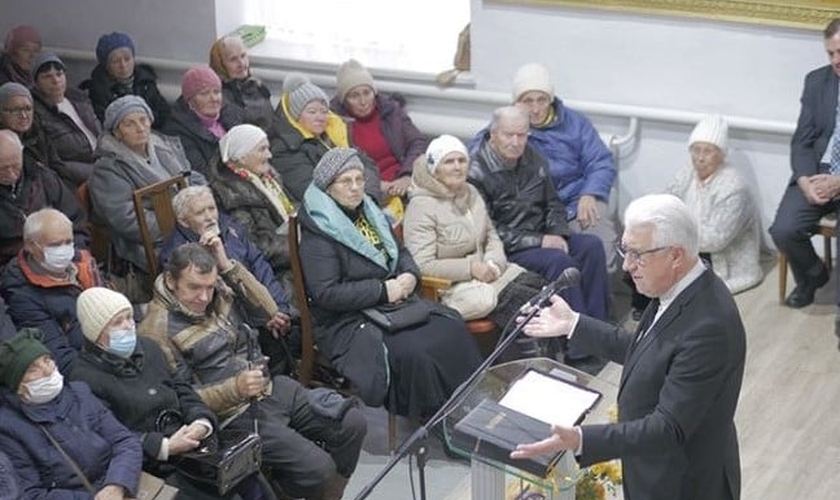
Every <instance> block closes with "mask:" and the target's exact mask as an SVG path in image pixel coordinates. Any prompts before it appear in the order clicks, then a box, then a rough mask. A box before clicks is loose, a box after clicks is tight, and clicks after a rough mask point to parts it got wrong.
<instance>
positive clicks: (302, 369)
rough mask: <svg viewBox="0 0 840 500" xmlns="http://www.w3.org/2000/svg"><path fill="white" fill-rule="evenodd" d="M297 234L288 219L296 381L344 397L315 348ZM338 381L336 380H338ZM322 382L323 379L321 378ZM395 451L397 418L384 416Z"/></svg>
mask: <svg viewBox="0 0 840 500" xmlns="http://www.w3.org/2000/svg"><path fill="white" fill-rule="evenodd" d="M299 245H300V231H299V227H298V220H297V217H295V216H294V215H292V216H290V217H289V261H290V264H291V267H292V277H293V280H294V287H295V302H296V305H297V308H298V311H299V312H300V340H301V349H300V363H299V364H298V381H299V382H300V383H301V384H303V385H304V386H307V387H310V386H323V385H328V386H331V387H333V388H334V389H336V390H338V391H339V392H342V393H345V394H348V393H349V388H348V387H347V385H346V384H336V383H335V382H337V381H338V380H337V377H336V376H334V375H332V374H334V373H335V370H334V369H333V368H332V367H331V366H330V362H329V360H328V359H327V358H326V357H325V356H324V355H323V354H321V353H320V352H318V346H317V345H316V344H315V337H314V327H313V324H312V314H311V313H310V311H309V299H308V296H307V294H306V284H305V283H306V282H305V281H304V279H303V267H302V266H301V261H300V247H299ZM318 373H320V374H327V377H326V378H328V379H330V380H328V381H327V383H324V381H323V380H319V379H318V377H317V376H316V374H318ZM338 377H340V376H338ZM322 378H323V377H322ZM396 447H397V416H396V415H395V414H394V413H392V412H390V411H389V412H388V451H390V452H392V453H393V452H394V450H396Z"/></svg>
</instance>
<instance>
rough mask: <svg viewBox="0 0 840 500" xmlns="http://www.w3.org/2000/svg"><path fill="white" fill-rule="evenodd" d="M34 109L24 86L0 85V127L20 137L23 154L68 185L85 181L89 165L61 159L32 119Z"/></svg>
mask: <svg viewBox="0 0 840 500" xmlns="http://www.w3.org/2000/svg"><path fill="white" fill-rule="evenodd" d="M34 109H35V107H34V99H33V98H32V93H31V92H30V91H29V89H28V88H26V87H24V86H23V85H21V84H19V83H14V82H8V83H4V84H3V85H0V128H5V129H9V130H12V131H14V132H15V133H16V134H17V135H18V137H20V141H21V142H22V143H23V146H24V149H23V154H24V157H26V159H27V160H28V161H32V162H33V163H38V164H40V165H42V166H44V167H46V168H49V169H51V170H53V171H54V172H55V173H57V174H58V175H59V176H60V177H61V178H62V180H64V181H65V182H67V184H68V185H69V186H77V185H79V184H81V183H82V182H84V181H85V180H87V179H88V177H89V176H90V172H91V170H92V167H91V165H89V164H84V163H80V162H64V161H62V160H61V158H59V157H58V154H57V152H56V150H55V147H54V146H53V144H52V140H51V137H50V136H48V135H47V134H46V133H45V131H44V129H43V128H42V127H41V125H40V124H39V123H38V121H36V120H35V113H34Z"/></svg>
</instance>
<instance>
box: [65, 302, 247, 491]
mask: <svg viewBox="0 0 840 500" xmlns="http://www.w3.org/2000/svg"><path fill="white" fill-rule="evenodd" d="M77 316H78V318H79V324H80V325H81V327H82V332H83V333H84V337H85V340H84V346H83V348H82V352H81V354H80V356H79V360H78V362H77V363H76V365H75V366H74V368H73V372H72V374H71V375H70V379H71V380H81V381H83V382H86V383H87V384H88V385H89V386H90V388H91V390H92V391H93V394H94V395H96V396H97V397H98V398H99V399H101V400H102V401H103V402H105V404H107V405H108V407H109V408H110V409H111V411H113V412H114V415H115V416H116V417H117V418H118V419H119V420H120V422H122V423H123V424H125V426H126V427H128V428H129V429H130V430H132V431H134V432H135V433H137V434H138V435H139V436H140V442H141V444H142V446H143V469H144V470H146V471H147V472H150V473H152V474H154V475H156V476H158V477H163V478H166V482H167V483H170V484H173V485H175V486H179V487H181V488H182V489H181V492H180V493H179V495H178V498H179V499H182V498H184V499H186V498H195V499H196V500H198V499H204V498H214V496H212V495H210V494H209V493H208V492H206V491H203V490H201V489H197V488H195V487H192V488H190V484H189V480H188V479H185V478H183V477H182V476H181V475H180V474H178V472H177V469H176V467H175V465H174V464H175V463H177V460H178V455H181V454H183V453H186V452H189V451H193V450H195V449H196V448H198V447H199V446H200V445H201V444H202V441H203V440H204V439H206V438H208V437H209V436H210V435H211V434H212V433H213V431H214V429H215V428H216V425H217V424H216V415H215V414H214V413H213V411H212V410H210V408H208V407H207V405H205V404H204V402H202V401H201V398H200V397H199V396H198V394H196V392H195V391H194V390H193V388H192V386H191V385H190V384H189V381H187V380H182V379H179V378H178V377H176V376H174V374H173V373H172V370H171V369H170V366H169V363H168V362H167V361H166V356H165V355H164V354H163V351H162V350H161V348H160V347H159V346H158V345H157V343H155V342H154V341H153V340H151V339H149V338H146V337H139V338H138V337H137V335H136V331H135V324H134V317H133V310H132V306H131V302H129V301H128V299H127V298H126V297H125V296H124V295H122V294H120V293H119V292H115V291H113V290H110V289H108V288H100V287H94V288H89V289H87V290H85V291H84V292H82V293H81V295H79V299H78V304H77ZM248 486H251V485H248ZM240 493H244V492H240ZM245 498H246V499H248V498H249V496H248V495H246V496H245ZM257 498H259V496H258V497H257Z"/></svg>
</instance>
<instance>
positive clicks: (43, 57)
mask: <svg viewBox="0 0 840 500" xmlns="http://www.w3.org/2000/svg"><path fill="white" fill-rule="evenodd" d="M49 63H55V64H57V65H58V66H60V67H61V70H62V71H64V70H65V69H66V68H67V66H65V65H64V61H62V60H61V59H60V58H59V57H58V56H57V55H55V54H53V53H52V52H40V53H39V54H38V56H37V57H35V61H34V62H33V63H32V71H31V72H30V74H31V75H32V79H33V80H34V79H36V78H37V77H38V74H39V73H40V72H41V68H42V67H43V66H46V65H47V64H49Z"/></svg>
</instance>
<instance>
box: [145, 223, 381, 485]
mask: <svg viewBox="0 0 840 500" xmlns="http://www.w3.org/2000/svg"><path fill="white" fill-rule="evenodd" d="M208 248H209V249H208ZM276 313H277V305H276V304H275V303H274V301H273V300H272V298H271V295H269V293H268V290H266V289H265V287H264V286H262V285H261V284H260V283H259V282H258V281H257V280H256V279H255V278H254V276H253V275H252V274H251V273H249V272H248V270H247V269H245V267H244V266H243V265H242V264H240V263H238V262H236V261H231V260H230V259H229V258H228V257H227V255H226V253H225V248H224V245H223V243H222V241H221V239H220V238H219V237H218V236H213V237H211V238H209V240H208V241H206V245H201V244H197V243H187V244H186V245H183V246H181V247H179V248H177V249H176V250H175V251H174V252H173V253H172V256H171V257H170V259H169V263H168V264H167V267H166V270H165V271H164V273H163V274H161V275H160V276H158V278H157V281H156V282H155V298H154V300H153V301H152V302H151V304H150V306H149V311H148V314H147V315H146V317H145V319H144V320H143V322H142V323H141V324H140V327H139V329H138V331H139V332H140V334H141V335H145V336H149V337H152V338H154V339H155V340H156V341H157V342H158V344H159V345H160V346H161V347H163V350H164V352H166V353H167V358H168V359H169V361H170V363H172V364H173V366H174V367H175V368H176V369H177V370H178V372H179V375H180V376H183V377H186V378H187V379H188V380H192V381H193V384H194V386H195V388H196V391H197V392H198V394H199V395H200V396H201V398H202V400H204V402H205V403H206V404H207V405H208V406H209V407H210V408H211V409H213V411H215V412H216V415H217V416H218V418H219V420H224V419H228V418H230V417H233V419H232V421H231V422H230V423H229V424H228V428H233V429H244V430H248V429H253V428H254V425H256V424H255V422H254V421H253V419H254V418H256V419H257V421H258V422H257V424H258V425H259V429H260V436H261V437H262V442H263V447H262V454H263V465H264V466H267V467H268V468H269V469H270V470H271V471H272V472H273V476H274V478H275V480H276V481H277V482H278V483H279V484H280V486H281V488H282V489H283V491H284V492H285V493H287V494H289V495H291V496H292V497H293V498H311V499H314V498H318V499H339V498H341V495H342V492H343V491H344V487H345V485H346V484H347V481H348V478H349V477H350V475H351V474H352V473H353V471H354V470H355V467H356V463H357V461H358V458H359V453H360V451H361V447H362V441H363V439H364V436H365V432H366V424H365V420H364V416H363V415H362V413H361V412H360V411H359V410H358V409H356V408H354V407H351V408H349V409H347V411H346V412H345V413H343V415H337V418H336V419H333V418H330V417H327V416H325V415H321V414H319V413H317V412H316V409H317V407H316V406H315V405H312V404H310V402H309V398H308V396H307V391H306V390H305V389H304V388H303V387H302V386H301V385H300V384H298V383H297V382H296V381H294V380H292V379H290V378H288V377H284V376H276V377H273V378H269V377H267V376H266V374H265V373H264V372H263V370H262V367H261V365H264V361H261V360H262V359H263V357H262V352H261V351H260V348H259V346H258V345H256V342H257V340H256V339H254V338H252V337H251V335H250V329H249V328H248V327H247V326H245V321H248V322H249V323H250V324H251V325H254V326H255V327H262V326H269V328H273V327H272V326H271V325H270V324H271V323H272V322H273V321H274V318H275V317H276ZM286 328H288V326H286ZM336 397H338V396H337V395H336ZM249 404H250V405H256V408H255V409H254V411H246V408H247V407H248V405H249ZM316 441H318V442H320V443H322V444H323V447H321V446H319V445H318V444H317V443H316Z"/></svg>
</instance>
